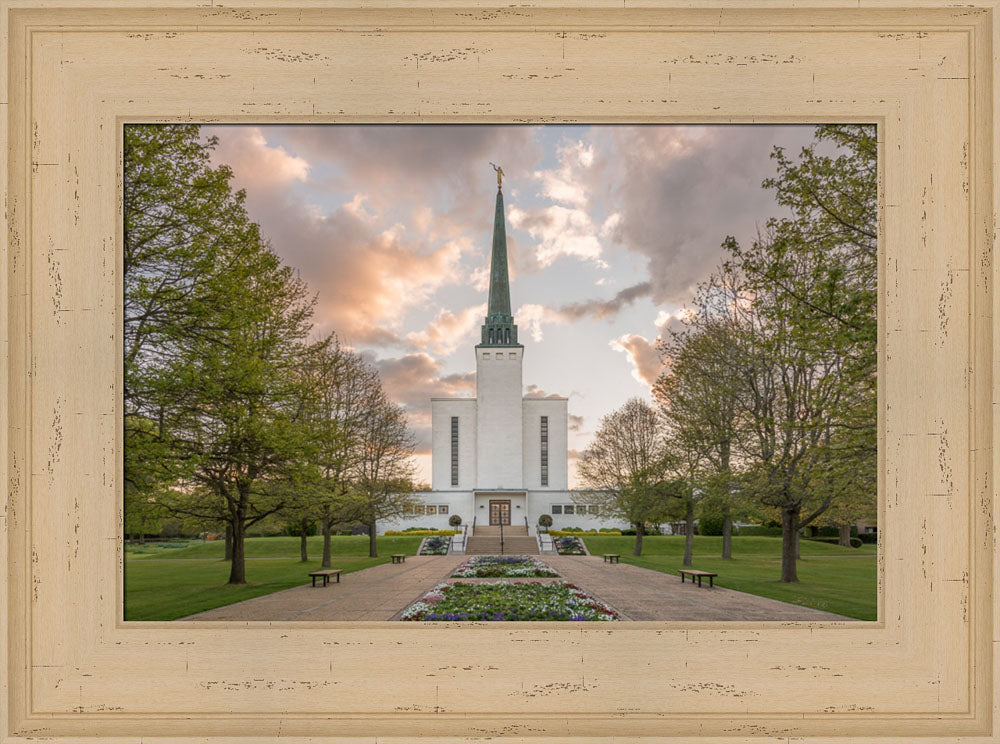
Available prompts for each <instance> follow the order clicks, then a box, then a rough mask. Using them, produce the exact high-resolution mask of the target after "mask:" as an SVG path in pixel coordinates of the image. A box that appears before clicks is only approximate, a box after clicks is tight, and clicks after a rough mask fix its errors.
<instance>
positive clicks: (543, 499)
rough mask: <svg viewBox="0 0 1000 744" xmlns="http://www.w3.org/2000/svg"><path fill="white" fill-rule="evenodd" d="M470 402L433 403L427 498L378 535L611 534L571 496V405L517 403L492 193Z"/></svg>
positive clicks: (518, 357) (517, 347)
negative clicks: (451, 525) (482, 529)
mask: <svg viewBox="0 0 1000 744" xmlns="http://www.w3.org/2000/svg"><path fill="white" fill-rule="evenodd" d="M475 352H476V397H474V398H432V399H431V419H432V423H431V437H432V442H431V459H432V483H431V488H432V490H431V491H425V492H421V493H417V494H415V497H416V499H417V500H418V502H419V503H418V505H417V506H416V508H415V510H414V512H413V513H411V514H408V515H406V516H404V517H403V518H401V519H397V520H394V521H393V522H391V523H389V522H380V523H379V525H378V531H379V532H380V533H381V532H384V531H385V530H386V529H405V528H406V527H417V526H421V527H433V528H438V529H446V528H447V527H448V518H449V517H450V516H451V515H452V514H458V515H459V516H461V517H462V521H463V523H464V524H467V525H471V524H472V523H473V520H475V522H476V524H477V525H478V526H484V525H500V524H504V525H514V526H518V525H519V526H521V527H525V526H526V522H525V520H527V527H528V528H529V534H533V532H534V528H535V526H536V525H537V524H538V518H539V516H541V515H542V514H550V515H551V516H552V519H553V529H558V528H559V527H583V528H596V527H617V526H625V525H624V524H622V523H618V522H609V521H607V520H603V519H601V518H600V517H599V516H598V515H597V511H598V509H597V506H596V505H587V504H577V503H576V502H575V501H574V500H573V493H572V491H570V490H569V489H568V488H567V444H566V443H567V415H566V413H567V410H566V405H567V399H566V398H565V397H562V396H554V395H553V396H547V397H545V398H526V397H524V396H523V390H524V385H523V381H522V365H523V361H524V346H523V345H521V344H520V343H518V340H517V326H516V325H514V317H513V315H511V310H510V282H509V279H508V273H507V232H506V227H505V224H504V211H503V193H502V191H500V189H499V188H498V190H497V201H496V214H495V216H494V219H493V250H492V256H491V266H490V290H489V306H488V308H487V315H486V322H485V323H484V324H483V326H482V337H481V339H480V342H479V343H478V344H477V345H476V347H475Z"/></svg>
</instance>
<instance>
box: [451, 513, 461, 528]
mask: <svg viewBox="0 0 1000 744" xmlns="http://www.w3.org/2000/svg"><path fill="white" fill-rule="evenodd" d="M448 524H450V525H451V526H452V527H458V526H459V525H460V524H462V518H461V517H460V516H458V515H457V514H452V515H451V516H450V517H448Z"/></svg>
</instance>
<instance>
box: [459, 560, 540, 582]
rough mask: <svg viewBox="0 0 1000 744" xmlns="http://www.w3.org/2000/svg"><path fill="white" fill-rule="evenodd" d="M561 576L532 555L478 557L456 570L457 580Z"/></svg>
mask: <svg viewBox="0 0 1000 744" xmlns="http://www.w3.org/2000/svg"><path fill="white" fill-rule="evenodd" d="M558 575H559V574H558V573H556V572H555V571H553V570H552V568H551V567H549V566H546V565H545V564H544V563H542V562H541V561H540V560H538V559H537V558H532V557H531V556H530V555H477V556H473V557H472V558H470V559H469V560H467V561H466V562H465V563H463V564H462V565H461V566H459V567H458V568H456V569H455V573H453V574H452V575H451V576H452V578H455V579H501V578H542V577H552V576H558Z"/></svg>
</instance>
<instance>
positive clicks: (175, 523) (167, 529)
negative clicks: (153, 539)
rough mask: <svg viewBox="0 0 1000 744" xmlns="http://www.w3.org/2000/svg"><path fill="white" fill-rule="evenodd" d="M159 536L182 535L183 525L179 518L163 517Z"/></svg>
mask: <svg viewBox="0 0 1000 744" xmlns="http://www.w3.org/2000/svg"><path fill="white" fill-rule="evenodd" d="M160 537H184V525H183V524H182V523H181V521H180V520H179V519H165V520H163V527H162V529H160Z"/></svg>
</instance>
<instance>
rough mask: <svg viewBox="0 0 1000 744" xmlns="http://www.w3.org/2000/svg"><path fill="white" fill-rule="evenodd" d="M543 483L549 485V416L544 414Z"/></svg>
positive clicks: (542, 432)
mask: <svg viewBox="0 0 1000 744" xmlns="http://www.w3.org/2000/svg"><path fill="white" fill-rule="evenodd" d="M541 434H542V485H543V486H547V485H549V417H548V416H542V431H541Z"/></svg>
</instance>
